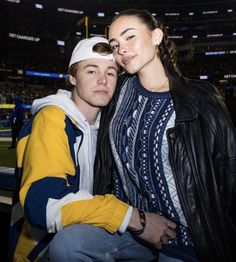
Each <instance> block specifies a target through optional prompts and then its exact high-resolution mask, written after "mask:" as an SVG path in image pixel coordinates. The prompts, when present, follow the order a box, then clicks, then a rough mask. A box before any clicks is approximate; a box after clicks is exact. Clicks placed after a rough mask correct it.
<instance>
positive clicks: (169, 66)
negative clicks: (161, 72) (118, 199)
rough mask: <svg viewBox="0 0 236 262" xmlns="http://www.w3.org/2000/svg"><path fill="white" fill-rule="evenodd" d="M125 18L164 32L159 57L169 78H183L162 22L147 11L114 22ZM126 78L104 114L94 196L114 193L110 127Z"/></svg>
mask: <svg viewBox="0 0 236 262" xmlns="http://www.w3.org/2000/svg"><path fill="white" fill-rule="evenodd" d="M123 16H133V17H136V18H138V19H139V20H140V21H141V22H142V23H143V24H145V25H146V26H147V28H148V29H149V30H150V31H153V30H154V29H155V28H160V29H161V30H162V31H163V40H162V42H161V43H160V45H159V46H158V54H157V55H158V56H159V58H160V59H161V61H162V63H163V66H164V68H165V71H166V73H167V75H168V76H170V75H176V76H181V72H180V69H179V67H178V65H177V58H176V48H175V45H174V43H173V42H172V41H170V39H169V38H168V34H167V31H166V28H165V27H164V25H163V24H162V23H161V21H159V20H157V19H155V18H154V17H153V16H152V14H151V13H149V12H148V11H146V10H141V9H127V10H124V11H122V12H120V13H119V14H118V15H117V16H115V17H114V18H113V20H112V22H114V21H115V20H116V19H118V18H119V17H123ZM125 78H127V77H126V76H125V75H123V76H122V77H121V78H120V79H119V81H118V84H117V89H116V92H115V94H114V97H113V99H112V101H111V102H110V103H109V105H108V106H107V107H106V108H105V109H104V110H103V112H102V116H101V122H100V129H99V132H98V139H97V141H98V142H97V153H96V158H95V165H94V194H106V193H109V192H111V191H112V169H113V168H114V165H113V159H112V153H111V150H110V144H109V125H110V121H111V119H112V117H113V114H114V112H115V107H116V102H117V99H118V96H119V91H120V88H121V86H122V82H124V80H125Z"/></svg>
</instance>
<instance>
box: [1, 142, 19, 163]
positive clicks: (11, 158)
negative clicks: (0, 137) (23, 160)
mask: <svg viewBox="0 0 236 262" xmlns="http://www.w3.org/2000/svg"><path fill="white" fill-rule="evenodd" d="M10 143H11V142H10V141H0V166H6V167H15V164H16V150H15V149H11V150H9V149H8V147H9V146H10Z"/></svg>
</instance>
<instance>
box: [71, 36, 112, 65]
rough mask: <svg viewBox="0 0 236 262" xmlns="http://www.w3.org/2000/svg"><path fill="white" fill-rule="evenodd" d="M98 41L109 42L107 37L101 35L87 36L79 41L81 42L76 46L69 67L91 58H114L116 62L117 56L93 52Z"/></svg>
mask: <svg viewBox="0 0 236 262" xmlns="http://www.w3.org/2000/svg"><path fill="white" fill-rule="evenodd" d="M98 43H107V44H109V42H108V40H107V39H106V38H104V37H100V36H96V37H91V38H86V39H83V40H81V41H79V43H78V44H77V45H76V46H75V48H74V50H73V52H72V55H71V59H70V63H69V67H70V66H71V65H72V64H74V63H77V62H80V61H83V60H86V59H90V58H100V59H106V60H112V61H114V62H115V58H114V56H113V55H112V54H99V53H96V52H93V47H94V45H96V44H98Z"/></svg>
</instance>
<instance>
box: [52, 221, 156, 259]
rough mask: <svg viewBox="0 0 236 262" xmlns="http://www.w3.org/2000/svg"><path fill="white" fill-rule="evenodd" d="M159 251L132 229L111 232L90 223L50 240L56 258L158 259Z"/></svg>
mask: <svg viewBox="0 0 236 262" xmlns="http://www.w3.org/2000/svg"><path fill="white" fill-rule="evenodd" d="M157 259H158V251H157V250H155V249H152V248H150V247H148V246H146V245H145V244H144V243H142V242H141V241H140V240H138V239H135V238H134V237H133V236H132V235H131V234H130V233H129V232H125V233H124V234H122V235H121V234H118V233H117V234H110V233H108V232H107V231H105V230H104V229H101V228H97V227H94V226H90V225H87V224H75V225H71V226H68V227H66V228H64V229H63V230H61V231H59V232H58V233H57V234H56V235H55V237H54V238H53V240H52V241H51V242H50V244H49V260H50V261H52V262H66V261H68V262H74V261H77V262H78V261H79V262H94V261H100V262H106V261H107V262H115V261H123V262H125V261H129V262H131V261H140V262H148V261H157Z"/></svg>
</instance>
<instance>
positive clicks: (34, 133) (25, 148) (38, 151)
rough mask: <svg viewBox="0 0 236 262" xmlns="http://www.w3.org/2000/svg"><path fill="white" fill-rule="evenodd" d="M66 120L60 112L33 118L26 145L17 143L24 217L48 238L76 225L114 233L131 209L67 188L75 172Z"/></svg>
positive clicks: (51, 109) (54, 109) (46, 110)
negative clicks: (45, 233)
mask: <svg viewBox="0 0 236 262" xmlns="http://www.w3.org/2000/svg"><path fill="white" fill-rule="evenodd" d="M64 120H65V114H64V112H63V111H62V110H61V109H59V108H57V107H55V106H50V107H47V108H44V109H42V110H41V111H40V112H39V113H38V114H37V115H36V116H35V119H34V121H33V124H32V129H31V133H30V134H29V136H28V138H27V140H26V139H25V140H24V139H21V140H20V141H19V144H18V149H17V158H18V163H20V164H19V165H22V168H23V176H22V181H21V189H20V193H19V197H20V203H21V205H22V207H23V210H24V214H25V217H26V219H27V220H28V221H29V222H30V223H31V224H33V225H35V226H37V227H40V228H43V229H47V231H48V232H56V231H58V230H60V229H61V228H63V227H65V226H67V225H70V224H74V223H87V224H92V225H95V226H99V227H103V228H104V229H106V230H108V231H109V232H112V233H113V232H116V231H117V230H118V228H119V227H120V225H121V224H122V222H123V219H124V217H125V214H126V212H127V210H128V207H129V206H128V205H127V204H125V203H123V202H121V201H119V200H118V199H116V198H115V197H114V196H113V195H105V196H92V195H91V194H89V193H88V192H86V191H84V190H83V191H79V190H78V188H75V186H74V185H70V184H69V182H68V179H67V178H68V176H75V167H74V162H73V160H72V157H71V154H70V150H69V145H68V138H67V134H66V132H65V121H64Z"/></svg>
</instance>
